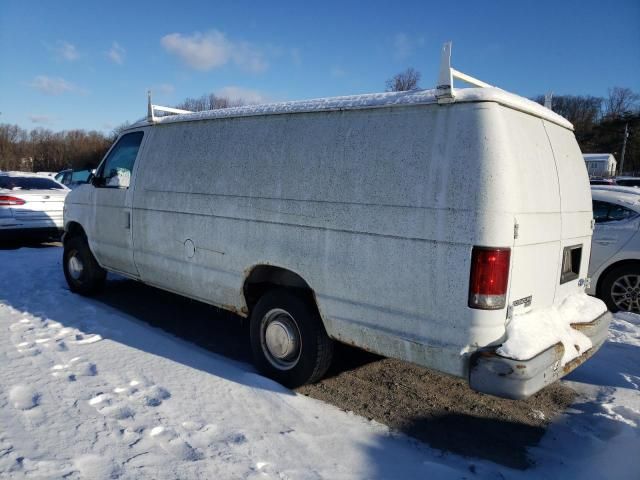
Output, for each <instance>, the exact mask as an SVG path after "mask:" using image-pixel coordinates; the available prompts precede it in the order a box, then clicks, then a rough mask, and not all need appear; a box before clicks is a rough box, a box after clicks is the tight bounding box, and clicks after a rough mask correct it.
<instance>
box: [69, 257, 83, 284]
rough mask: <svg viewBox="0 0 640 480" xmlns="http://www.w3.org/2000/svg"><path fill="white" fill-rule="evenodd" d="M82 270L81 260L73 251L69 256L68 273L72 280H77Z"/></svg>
mask: <svg viewBox="0 0 640 480" xmlns="http://www.w3.org/2000/svg"><path fill="white" fill-rule="evenodd" d="M83 270H84V266H83V265H82V261H80V259H79V258H78V257H77V255H76V254H75V253H74V254H73V255H71V256H70V257H69V275H71V278H73V279H74V280H79V279H80V277H81V276H82V271H83Z"/></svg>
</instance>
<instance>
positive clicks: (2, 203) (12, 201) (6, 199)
mask: <svg viewBox="0 0 640 480" xmlns="http://www.w3.org/2000/svg"><path fill="white" fill-rule="evenodd" d="M24 204H25V201H24V200H22V199H21V198H18V197H10V196H9V195H0V207H6V206H9V205H24Z"/></svg>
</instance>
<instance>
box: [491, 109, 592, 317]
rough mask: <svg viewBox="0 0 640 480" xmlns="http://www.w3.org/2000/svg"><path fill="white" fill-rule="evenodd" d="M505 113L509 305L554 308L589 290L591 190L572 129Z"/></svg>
mask: <svg viewBox="0 0 640 480" xmlns="http://www.w3.org/2000/svg"><path fill="white" fill-rule="evenodd" d="M502 113H503V115H502V116H501V118H500V122H501V123H502V125H501V127H502V135H503V142H504V145H505V154H507V155H508V156H509V159H508V162H505V168H506V169H507V170H508V172H507V173H506V174H505V178H507V179H508V180H506V181H505V183H504V184H503V188H504V189H505V190H508V191H509V192H510V194H509V198H510V199H511V203H512V205H510V207H511V208H509V210H510V211H511V212H513V216H514V240H513V251H512V255H511V275H510V286H509V294H508V304H509V305H511V306H512V307H513V308H514V313H517V312H521V311H522V309H527V308H532V309H537V308H545V307H550V306H551V305H554V304H558V303H560V302H562V300H564V298H565V297H566V296H567V295H569V294H571V293H575V292H579V291H582V290H583V289H584V288H583V281H584V279H585V278H586V276H587V267H588V263H589V254H590V251H591V217H592V212H591V194H590V189H589V188H590V187H589V179H588V177H587V171H586V167H585V165H584V161H583V159H582V154H581V152H580V149H579V147H578V144H577V142H576V139H575V136H574V134H573V132H572V131H571V130H569V129H567V128H565V127H562V126H560V125H557V124H555V123H552V122H550V121H547V120H543V119H541V118H539V117H536V116H534V115H529V114H525V113H523V112H519V111H517V110H513V109H509V108H504V107H503V111H502ZM563 265H564V268H563ZM563 270H564V271H563ZM581 279H582V281H581ZM516 308H517V310H515V309H516Z"/></svg>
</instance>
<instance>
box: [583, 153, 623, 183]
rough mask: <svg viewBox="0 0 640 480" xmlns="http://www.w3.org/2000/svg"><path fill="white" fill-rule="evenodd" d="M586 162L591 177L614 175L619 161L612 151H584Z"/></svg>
mask: <svg viewBox="0 0 640 480" xmlns="http://www.w3.org/2000/svg"><path fill="white" fill-rule="evenodd" d="M582 157H583V158H584V163H585V165H586V166H587V173H588V174H589V176H590V177H613V176H614V175H615V174H616V167H617V165H618V162H617V161H616V159H615V157H614V156H613V155H612V154H610V153H583V154H582Z"/></svg>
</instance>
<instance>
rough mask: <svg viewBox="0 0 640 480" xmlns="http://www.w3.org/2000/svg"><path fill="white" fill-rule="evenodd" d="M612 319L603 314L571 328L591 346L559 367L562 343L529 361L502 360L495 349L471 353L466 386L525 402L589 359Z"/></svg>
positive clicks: (604, 337) (604, 336)
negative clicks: (587, 340) (580, 334)
mask: <svg viewBox="0 0 640 480" xmlns="http://www.w3.org/2000/svg"><path fill="white" fill-rule="evenodd" d="M611 318H612V315H611V313H610V312H605V313H603V314H602V315H600V316H599V317H598V318H596V319H595V320H594V321H592V322H589V323H576V324H572V325H571V326H572V327H573V328H574V329H576V330H578V331H580V332H582V333H584V334H585V335H586V336H587V337H589V339H591V343H592V344H593V346H592V347H591V348H590V349H589V350H587V351H586V352H584V353H583V354H582V355H580V356H579V357H578V358H576V359H574V360H572V361H571V362H569V363H567V364H566V365H564V366H563V367H561V366H560V360H561V359H562V354H563V352H564V347H563V346H562V344H561V343H558V344H556V345H554V346H553V347H550V348H548V349H547V350H545V351H543V352H541V353H539V354H538V355H536V356H535V357H533V358H530V359H529V360H514V359H512V358H507V357H502V356H500V355H498V354H497V353H496V352H495V348H493V349H490V350H481V351H478V352H476V353H474V354H473V355H472V357H471V362H470V364H469V386H470V387H471V388H472V389H473V390H476V391H478V392H482V393H488V394H490V395H495V396H497V397H503V398H511V399H514V400H518V399H522V398H527V397H529V396H531V395H533V394H534V393H536V392H537V391H539V390H541V389H542V388H544V387H546V386H547V385H549V384H551V383H553V382H555V381H556V380H558V379H560V378H562V377H564V376H565V375H567V374H568V373H569V372H571V371H572V370H574V369H575V368H576V367H578V366H579V365H581V364H582V363H584V362H585V361H586V360H587V359H589V358H590V357H591V356H592V355H593V354H594V353H596V352H597V351H598V349H599V348H600V347H601V346H602V344H603V343H604V341H605V340H606V339H607V334H608V332H609V323H611Z"/></svg>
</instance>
